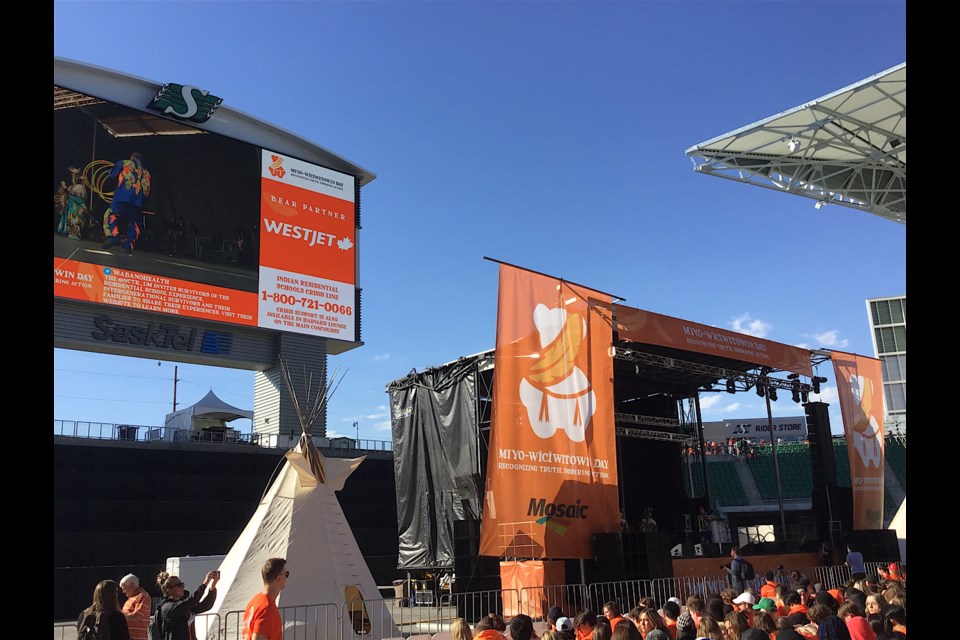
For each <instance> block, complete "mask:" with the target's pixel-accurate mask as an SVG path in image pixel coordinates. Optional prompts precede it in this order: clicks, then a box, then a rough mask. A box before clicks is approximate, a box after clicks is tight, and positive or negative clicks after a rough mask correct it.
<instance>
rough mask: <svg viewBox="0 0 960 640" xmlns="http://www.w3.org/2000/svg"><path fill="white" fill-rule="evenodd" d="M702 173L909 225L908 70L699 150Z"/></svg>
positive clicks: (695, 152) (694, 152) (694, 150)
mask: <svg viewBox="0 0 960 640" xmlns="http://www.w3.org/2000/svg"><path fill="white" fill-rule="evenodd" d="M686 155H687V156H688V157H690V159H691V161H692V162H693V165H694V171H697V172H699V173H704V174H707V175H712V176H717V177H719V178H727V179H728V180H734V181H736V182H742V183H745V184H751V185H754V186H759V187H765V188H767V189H774V190H777V191H784V192H787V193H792V194H794V195H799V196H803V197H805V198H809V199H811V200H814V201H816V207H817V208H818V209H819V208H821V207H823V206H824V205H826V204H837V205H841V206H844V207H849V208H852V209H858V210H860V211H864V212H867V213H872V214H874V215H877V216H880V217H882V218H886V219H888V220H893V221H894V222H899V223H901V224H906V223H907V65H906V63H903V64H900V65H898V66H896V67H893V68H891V69H888V70H887V71H884V72H882V73H879V74H877V75H874V76H871V77H870V78H867V79H865V80H862V81H861V82H858V83H856V84H853V85H850V86H848V87H845V88H843V89H840V90H839V91H835V92H834V93H831V94H829V95H826V96H824V97H822V98H819V99H817V100H814V101H812V102H808V103H806V104H803V105H800V106H798V107H794V108H793V109H789V110H787V111H784V112H782V113H779V114H777V115H774V116H770V117H768V118H766V119H764V120H760V121H759V122H755V123H753V124H750V125H747V126H745V127H742V128H740V129H737V130H735V131H731V132H730V133H726V134H723V135H721V136H718V137H716V138H713V139H711V140H708V141H706V142H703V143H700V144H697V145H694V146H693V147H690V148H689V149H687V151H686Z"/></svg>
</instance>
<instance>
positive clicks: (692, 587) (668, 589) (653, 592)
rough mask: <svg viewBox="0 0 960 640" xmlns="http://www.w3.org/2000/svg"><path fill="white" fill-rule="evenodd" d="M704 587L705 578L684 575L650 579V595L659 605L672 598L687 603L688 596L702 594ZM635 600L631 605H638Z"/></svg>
mask: <svg viewBox="0 0 960 640" xmlns="http://www.w3.org/2000/svg"><path fill="white" fill-rule="evenodd" d="M703 589H704V585H703V578H699V577H694V576H683V577H680V578H654V579H653V580H650V593H649V594H648V595H650V596H651V597H652V598H653V599H654V600H656V601H657V604H658V605H659V606H661V607H662V606H663V603H664V602H666V601H667V600H669V599H670V598H679V599H680V602H682V603H684V604H686V602H687V598H689V597H690V596H692V595H693V594H698V595H699V594H702V593H703ZM636 604H637V603H636V602H634V603H633V604H632V605H631V606H636Z"/></svg>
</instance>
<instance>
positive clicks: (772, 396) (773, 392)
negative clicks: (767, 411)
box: [767, 387, 777, 402]
mask: <svg viewBox="0 0 960 640" xmlns="http://www.w3.org/2000/svg"><path fill="white" fill-rule="evenodd" d="M767 395H768V396H770V399H771V400H772V401H773V402H776V401H777V388H776V387H767Z"/></svg>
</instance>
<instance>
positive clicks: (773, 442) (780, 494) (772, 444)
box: [758, 383, 787, 542]
mask: <svg viewBox="0 0 960 640" xmlns="http://www.w3.org/2000/svg"><path fill="white" fill-rule="evenodd" d="M758 384H759V383H758ZM763 395H764V398H765V399H766V401H767V427H768V428H769V429H770V453H771V455H773V472H774V475H776V478H777V503H778V504H779V505H780V528H781V530H782V531H783V540H784V542H786V540H787V519H786V516H785V515H784V514H783V490H782V489H781V488H780V464H779V463H778V462H777V439H776V438H775V437H774V436H773V412H772V411H771V409H770V387H767V389H766V393H764V394H763Z"/></svg>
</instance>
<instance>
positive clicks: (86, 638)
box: [77, 613, 97, 640]
mask: <svg viewBox="0 0 960 640" xmlns="http://www.w3.org/2000/svg"><path fill="white" fill-rule="evenodd" d="M77 640H97V617H96V616H95V615H93V614H92V613H91V614H89V615H87V617H85V618H84V619H83V624H82V625H80V628H79V629H78V630H77Z"/></svg>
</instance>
